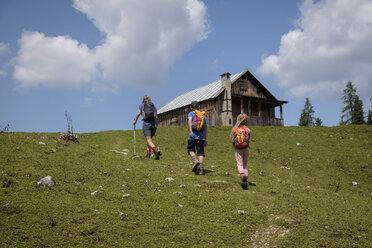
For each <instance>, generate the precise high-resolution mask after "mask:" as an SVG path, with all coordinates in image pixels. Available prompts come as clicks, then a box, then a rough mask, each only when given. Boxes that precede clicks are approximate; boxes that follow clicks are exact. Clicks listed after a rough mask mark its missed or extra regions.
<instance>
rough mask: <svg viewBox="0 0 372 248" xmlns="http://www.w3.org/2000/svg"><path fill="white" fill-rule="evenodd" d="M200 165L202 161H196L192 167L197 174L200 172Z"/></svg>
mask: <svg viewBox="0 0 372 248" xmlns="http://www.w3.org/2000/svg"><path fill="white" fill-rule="evenodd" d="M199 165H200V163H199V162H196V163H194V165H193V167H192V172H194V173H195V175H197V174H198V170H199Z"/></svg>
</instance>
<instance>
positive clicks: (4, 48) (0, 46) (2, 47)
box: [0, 42, 10, 56]
mask: <svg viewBox="0 0 372 248" xmlns="http://www.w3.org/2000/svg"><path fill="white" fill-rule="evenodd" d="M9 52H10V47H9V45H8V44H6V43H4V42H0V56H2V55H4V54H6V53H9Z"/></svg>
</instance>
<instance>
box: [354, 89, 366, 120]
mask: <svg viewBox="0 0 372 248" xmlns="http://www.w3.org/2000/svg"><path fill="white" fill-rule="evenodd" d="M351 124H355V125H360V124H365V122H364V112H363V102H362V100H360V99H359V96H358V95H356V96H355V99H354V102H353V110H352V112H351Z"/></svg>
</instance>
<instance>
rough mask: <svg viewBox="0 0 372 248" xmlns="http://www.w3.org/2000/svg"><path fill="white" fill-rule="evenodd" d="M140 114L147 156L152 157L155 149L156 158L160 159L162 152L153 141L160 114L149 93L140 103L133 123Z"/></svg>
mask: <svg viewBox="0 0 372 248" xmlns="http://www.w3.org/2000/svg"><path fill="white" fill-rule="evenodd" d="M140 115H141V116H142V121H143V126H142V131H143V135H144V136H145V138H146V142H147V153H146V158H150V157H151V151H153V152H154V155H155V159H156V160H159V159H160V155H161V153H160V151H158V150H157V149H156V147H155V145H154V143H153V142H152V137H153V136H154V135H155V133H156V128H157V127H156V121H157V118H158V114H157V110H156V107H155V105H154V104H153V103H152V102H151V98H150V97H149V96H148V95H145V96H143V99H142V103H141V104H140V105H139V107H138V111H137V114H136V117H135V118H134V120H133V125H136V123H137V120H138V117H139V116H140Z"/></svg>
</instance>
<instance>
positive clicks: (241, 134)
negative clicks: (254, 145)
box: [230, 114, 251, 190]
mask: <svg viewBox="0 0 372 248" xmlns="http://www.w3.org/2000/svg"><path fill="white" fill-rule="evenodd" d="M247 124H248V116H247V115H246V114H240V115H238V117H237V120H236V124H235V126H234V127H233V128H232V130H231V133H230V137H231V138H232V143H233V146H234V148H235V160H236V165H237V167H238V171H239V174H240V177H241V180H242V181H241V185H242V188H243V189H244V190H246V189H248V169H247V162H248V157H249V149H250V147H249V140H250V138H251V130H250V129H249V128H248V127H247Z"/></svg>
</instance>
